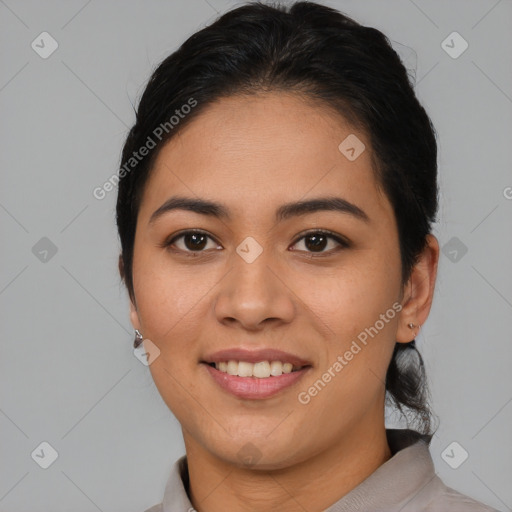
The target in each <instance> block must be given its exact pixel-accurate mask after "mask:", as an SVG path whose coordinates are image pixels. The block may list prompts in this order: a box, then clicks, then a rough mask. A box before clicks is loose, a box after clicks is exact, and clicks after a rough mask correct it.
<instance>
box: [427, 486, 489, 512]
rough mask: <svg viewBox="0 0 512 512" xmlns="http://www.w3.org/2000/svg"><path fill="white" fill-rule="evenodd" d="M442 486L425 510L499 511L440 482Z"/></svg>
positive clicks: (432, 511) (456, 511)
mask: <svg viewBox="0 0 512 512" xmlns="http://www.w3.org/2000/svg"><path fill="white" fill-rule="evenodd" d="M441 487H442V488H441V489H440V491H439V492H438V493H436V495H435V497H434V498H433V499H432V500H431V501H430V502H429V504H428V506H427V508H425V512H434V511H435V512H437V511H439V510H451V511H453V512H499V511H498V510H496V509H495V508H492V507H490V506H488V505H484V504H483V503H481V502H479V501H476V500H474V499H473V498H470V497H469V496H466V495H465V494H461V493H460V492H458V491H456V490H455V489H452V488H451V487H447V486H446V485H444V484H442V486H441Z"/></svg>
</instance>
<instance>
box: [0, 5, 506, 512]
mask: <svg viewBox="0 0 512 512" xmlns="http://www.w3.org/2000/svg"><path fill="white" fill-rule="evenodd" d="M325 3H326V4H328V5H331V6H333V7H336V8H339V9H340V10H342V11H344V12H345V13H346V14H348V15H349V16H352V17H354V18H355V19H356V20H357V21H359V22H361V23H363V24H365V25H371V26H374V27H376V28H378V29H380V30H382V31H383V32H384V33H385V34H387V35H388V36H389V37H390V39H391V40H392V41H393V42H394V45H395V47H396V49H397V50H398V51H399V52H400V54H401V55H403V57H404V58H405V59H406V61H407V64H408V65H409V66H411V67H412V68H417V69H416V80H417V85H416V90H417V94H418V96H419V98H420V101H422V102H423V103H424V105H425V106H426V108H427V110H428V112H429V114H430V116H431V118H432V120H433V122H434V125H435V126H436V129H437V131H438V134H439V149H440V155H439V170H440V185H441V188H442V197H441V204H440V222H439V223H438V224H437V225H436V227H435V232H434V234H435V235H436V236H437V237H438V238H439V241H440V243H441V245H442V246H443V247H444V249H443V254H442V255H441V258H440V266H439V276H438V281H437V288H436V294H435V299H434V305H433V308H432V312H431V315H430V318H429V320H428V322H427V323H426V325H424V326H423V327H422V329H421V332H420V335H419V337H418V344H419V346H420V349H421V350H422V351H423V354H424V357H425V359H426V364H427V371H428V374H429V378H430V382H431V388H432V398H433V406H434V408H435V411H436V413H437V414H438V416H439V418H440V422H441V423H440V428H439V430H438V431H437V434H436V435H435V437H434V439H433V441H432V455H433V458H434V461H435V465H436V470H437V472H438V474H439V475H440V476H441V478H443V479H444V481H445V482H446V483H447V484H448V485H450V486H452V487H454V488H456V489H457V490H459V491H461V492H463V493H465V494H470V495H471V496H473V497H475V498H477V499H479V500H482V501H485V502H486V503H489V504H491V505H493V506H494V507H496V508H498V509H500V510H502V511H505V510H511V507H512V488H511V486H510V482H511V481H512V439H511V430H512V429H511V426H512V377H511V371H510V367H511V364H512V344H511V334H510V333H511V330H512V269H511V265H510V263H511V261H512V237H511V236H510V234H511V232H512V231H511V224H512V222H511V219H512V199H511V197H512V188H510V187H512V172H511V160H512V156H511V155H512V153H511V151H510V136H511V133H512V115H511V114H512V60H511V59H510V54H511V52H510V50H511V48H512V45H511V42H512V30H511V29H512V2H511V0H499V1H496V0H492V1H490V0H478V1H476V0H473V1H462V0H461V1H450V2H446V1H444V0H443V1H441V0H437V1H425V0H423V1H422V0H414V1H412V0H396V1H385V2H384V1H382V0H364V1H355V0H353V1H349V0H347V1H344V0H340V1H331V2H325ZM234 4H235V3H234V2H225V1H223V0H208V2H206V1H205V0H189V1H185V0H180V1H173V2H171V1H157V0H151V1H144V2H143V1H124V2H120V1H113V0H110V1H101V2H100V1H98V0H90V1H88V2H87V1H86V0H76V1H67V2H57V1H46V2H39V1H35V0H33V1H28V0H24V1H15V0H5V1H1V0H0V33H1V43H2V44H0V55H1V57H0V58H1V68H2V74H1V78H0V119H1V128H0V138H1V144H2V150H1V152H0V161H1V169H2V173H1V176H2V178H1V180H2V182H1V189H0V222H1V229H2V240H3V243H2V244H1V262H2V264H1V266H0V307H1V311H2V322H1V337H0V339H1V343H2V357H1V358H0V364H1V367H0V375H1V383H0V429H1V433H2V435H1V437H0V443H1V444H0V449H1V455H0V460H1V461H2V462H1V468H0V511H1V512H6V511H9V512H21V511H27V512H36V511H48V510H52V511H54V512H58V511H64V510H73V511H74V512H82V511H84V512H85V511H97V510H101V511H105V512H107V511H125V512H127V511H133V512H138V511H142V510H145V509H146V508H148V507H149V506H151V505H153V504H155V503H157V502H160V501H161V499H162V495H163V490H164V485H165V482H166V480H167V477H168V472H169V470H170V467H171V464H172V463H173V462H174V460H175V459H176V458H177V457H178V456H180V455H181V454H182V453H184V448H183V444H182V440H181V431H180V429H179V424H178V423H177V421H176V419H175V418H174V417H173V416H172V414H171V413H170V412H169V410H168V409H167V407H166V406H165V404H164V403H163V401H162V400H161V398H160V395H159V394H158V392H157V390H156V388H155V386H154V384H153V381H152V378H151V375H150V373H149V369H148V368H147V367H146V366H144V365H143V364H141V362H140V361H139V360H138V359H137V358H136V357H134V354H133V352H132V341H133V334H132V332H133V331H132V329H131V325H130V322H129V317H128V302H127V297H126V293H125V290H124V288H123V287H122V286H121V285H120V280H119V277H118V273H117V256H118V250H119V247H118V240H117V233H116V229H115V223H114V205H115V199H116V192H115V191H113V192H110V194H108V195H107V197H106V198H105V199H103V200H101V201H100V200H97V199H95V198H94V197H93V195H92V191H93V189H94V188H95V187H97V186H101V185H102V184H103V183H104V182H105V180H106V179H108V178H109V177H110V176H111V175H112V174H113V173H115V172H116V169H117V167H118V165H119V160H120V151H121V146H122V143H123V140H124V137H125V135H126V133H127V129H128V127H129V126H130V125H131V124H132V122H133V121H134V113H133V109H132V104H135V103H136V101H137V99H138V98H139V97H140V94H141V92H142V90H143V87H144V84H145V82H146V80H147V79H148V78H149V75H150V72H151V70H152V69H153V68H154V67H155V66H156V65H157V64H158V62H160V60H161V59H163V58H164V57H165V56H166V55H167V54H168V53H170V52H171V51H173V50H174V49H175V48H176V47H177V45H178V44H179V43H180V42H181V41H183V40H184V39H185V38H186V37H187V36H189V35H190V34H192V33H193V32H194V31H196V30H197V29H199V28H201V27H203V26H204V25H205V24H207V23H209V22H211V21H212V20H213V19H214V18H215V17H216V16H217V12H224V11H225V10H227V9H228V8H230V7H231V6H233V5H234ZM216 11H217V12H216ZM43 31H47V32H49V33H50V34H51V36H52V37H53V38H54V39H55V40H56V41H57V42H58V45H59V46H58V49H57V50H56V51H55V52H54V53H53V54H52V55H51V56H50V57H48V58H47V59H43V58H41V57H40V56H39V55H38V54H37V53H36V52H35V51H34V50H33V49H32V47H31V43H32V41H34V40H36V38H37V37H38V36H39V34H40V33H41V32H43ZM453 31H457V32H459V33H460V34H461V35H462V37H463V38H464V39H465V40H466V41H467V42H468V43H469V47H468V49H467V50H466V51H465V52H464V53H463V54H462V55H460V56H459V57H458V58H452V57H450V56H449V55H448V54H447V53H446V52H445V50H444V49H443V47H442V46H441V43H442V41H443V40H445V38H446V37H447V36H448V35H449V34H451V33H452V32H453ZM36 42H37V40H36ZM395 42H396V43H395ZM398 42H399V43H401V44H402V45H405V47H404V46H400V45H399V44H398ZM459 43H460V41H459V42H455V43H454V45H455V48H456V49H457V48H460V44H459ZM450 44H451V43H450ZM45 46H46V45H45ZM452 46H453V45H452ZM46 47H48V46H46ZM407 47H411V48H413V49H414V50H415V52H416V53H414V52H411V51H409V50H407ZM507 187H509V188H507ZM507 196H508V198H507ZM43 237H46V238H47V239H49V240H50V241H51V243H52V244H54V246H55V248H56V250H57V252H56V253H55V254H53V253H52V251H51V247H49V242H48V240H46V239H44V240H42V241H40V240H41V239H42V238H43ZM454 237H455V238H454ZM446 244H448V245H446ZM34 246H35V248H34ZM464 247H466V248H467V252H466V253H465V254H464ZM55 248H54V250H55ZM45 250H47V251H49V252H47V253H45V252H44V251H45ZM391 423H392V422H390V426H391ZM43 441H46V442H48V443H49V444H50V445H51V446H53V447H54V449H55V450H56V451H57V452H58V458H57V460H56V461H55V462H54V463H53V464H52V465H51V466H50V467H49V468H48V469H42V468H41V467H40V466H39V465H38V464H36V462H35V461H34V460H33V458H32V457H31V453H32V452H33V451H34V450H35V449H36V448H38V446H39V445H40V443H41V442H43ZM453 441H456V442H458V443H459V444H460V445H461V446H462V447H463V448H464V449H465V450H466V451H467V452H468V453H469V458H468V459H467V460H466V461H465V462H464V463H463V464H462V465H460V467H458V469H452V468H451V467H450V466H449V465H448V464H447V463H446V462H445V460H443V458H442V456H441V454H442V452H443V450H445V448H446V447H448V446H449V445H450V443H452V442H453ZM47 453H48V452H47ZM452 453H453V454H454V455H452V458H454V457H455V458H457V457H460V454H461V453H462V452H460V448H456V449H455V451H454V452H452Z"/></svg>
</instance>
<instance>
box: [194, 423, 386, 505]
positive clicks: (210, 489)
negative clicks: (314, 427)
mask: <svg viewBox="0 0 512 512" xmlns="http://www.w3.org/2000/svg"><path fill="white" fill-rule="evenodd" d="M378 427H379V428H376V424H375V423H374V424H373V425H371V428H370V429H368V428H364V427H363V428H362V427H361V426H360V425H358V426H357V428H354V429H353V432H350V433H344V435H343V438H342V439H340V440H339V441H338V442H337V443H336V444H335V445H334V446H329V447H328V448H327V449H326V450H324V451H323V452H321V453H317V454H316V455H315V456H314V457H311V458H308V459H307V460H305V461H303V462H300V463H298V464H294V465H292V466H290V467H286V468H282V469H276V470H257V469H247V468H240V467H238V466H236V465H233V464H230V463H229V462H226V461H225V460H221V459H219V458H218V457H216V456H214V455H212V454H211V453H210V452H206V451H205V450H204V448H203V447H202V446H200V445H199V444H197V443H195V442H194V441H193V440H192V439H191V438H190V437H189V436H186V435H184V438H185V446H186V449H187V461H188V469H189V477H190V489H189V494H190V498H191V501H192V503H193V505H194V508H195V509H196V510H197V511H198V512H221V511H222V512H225V511H226V510H230V511H236V512H242V511H243V512H245V511H247V512H249V511H251V512H260V511H261V512H263V511H268V510H280V511H282V512H292V511H297V510H309V511H321V510H325V509H326V508H328V507H329V506H330V505H332V504H333V503H335V502H336V501H338V500H339V499H341V498H342V497H343V496H345V495H346V494H347V493H349V492H350V491H351V490H352V489H354V488H355V487H356V486H357V485H359V484H360V483H361V482H362V481H363V480H365V479H366V478H367V477H368V476H370V475H371V474H372V473H373V472H374V471H375V470H376V469H377V468H378V467H379V466H381V465H382V464H384V463H385V462H386V461H387V460H389V458H390V457H391V450H390V448H389V446H388V442H387V438H386V430H385V427H384V424H382V425H378Z"/></svg>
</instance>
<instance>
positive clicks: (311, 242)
mask: <svg viewBox="0 0 512 512" xmlns="http://www.w3.org/2000/svg"><path fill="white" fill-rule="evenodd" d="M329 240H330V241H331V242H332V241H334V242H335V244H334V248H331V249H330V250H327V251H325V250H324V249H326V247H328V246H329ZM300 243H302V244H303V245H304V247H305V248H306V251H307V252H311V253H313V254H314V253H320V254H325V253H331V252H335V251H337V250H340V249H342V248H347V247H349V243H348V242H347V241H346V240H344V239H343V238H341V237H340V236H338V235H335V234H334V233H331V232H330V231H325V230H316V231H310V232H309V233H306V234H305V235H303V236H302V237H301V238H299V239H298V240H297V241H296V242H295V244H294V245H293V246H292V247H294V246H295V245H297V244H300ZM336 245H337V248H336ZM331 246H332V243H331ZM294 250H302V249H294Z"/></svg>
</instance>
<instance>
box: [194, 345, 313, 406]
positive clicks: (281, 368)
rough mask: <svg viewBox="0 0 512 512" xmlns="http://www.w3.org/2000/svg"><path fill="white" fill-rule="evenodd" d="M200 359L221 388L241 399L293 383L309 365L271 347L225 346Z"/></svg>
mask: <svg viewBox="0 0 512 512" xmlns="http://www.w3.org/2000/svg"><path fill="white" fill-rule="evenodd" d="M200 363H201V366H202V367H203V368H205V369H206V371H207V373H208V374H209V375H210V376H211V377H212V378H213V381H214V382H215V383H216V384H217V385H219V386H220V388H221V389H222V390H223V391H225V392H228V393H229V394H231V395H233V396H235V397H237V398H241V399H245V400H261V399H265V398H269V397H271V396H274V395H276V394H277V393H279V392H281V391H283V390H285V389H287V388H289V387H290V386H292V385H293V384H295V383H297V382H298V381H299V380H300V379H301V378H302V377H303V376H304V375H305V374H306V373H307V372H308V371H309V370H310V369H311V368H312V364H311V363H310V362H309V361H306V360H304V359H301V358H299V357H297V356H294V355H292V354H288V353H286V352H282V351H278V350H274V349H268V350H258V351H247V350H243V349H233V350H226V351H221V352H217V353H215V354H212V355H210V356H208V357H206V358H205V359H204V360H203V361H200Z"/></svg>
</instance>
